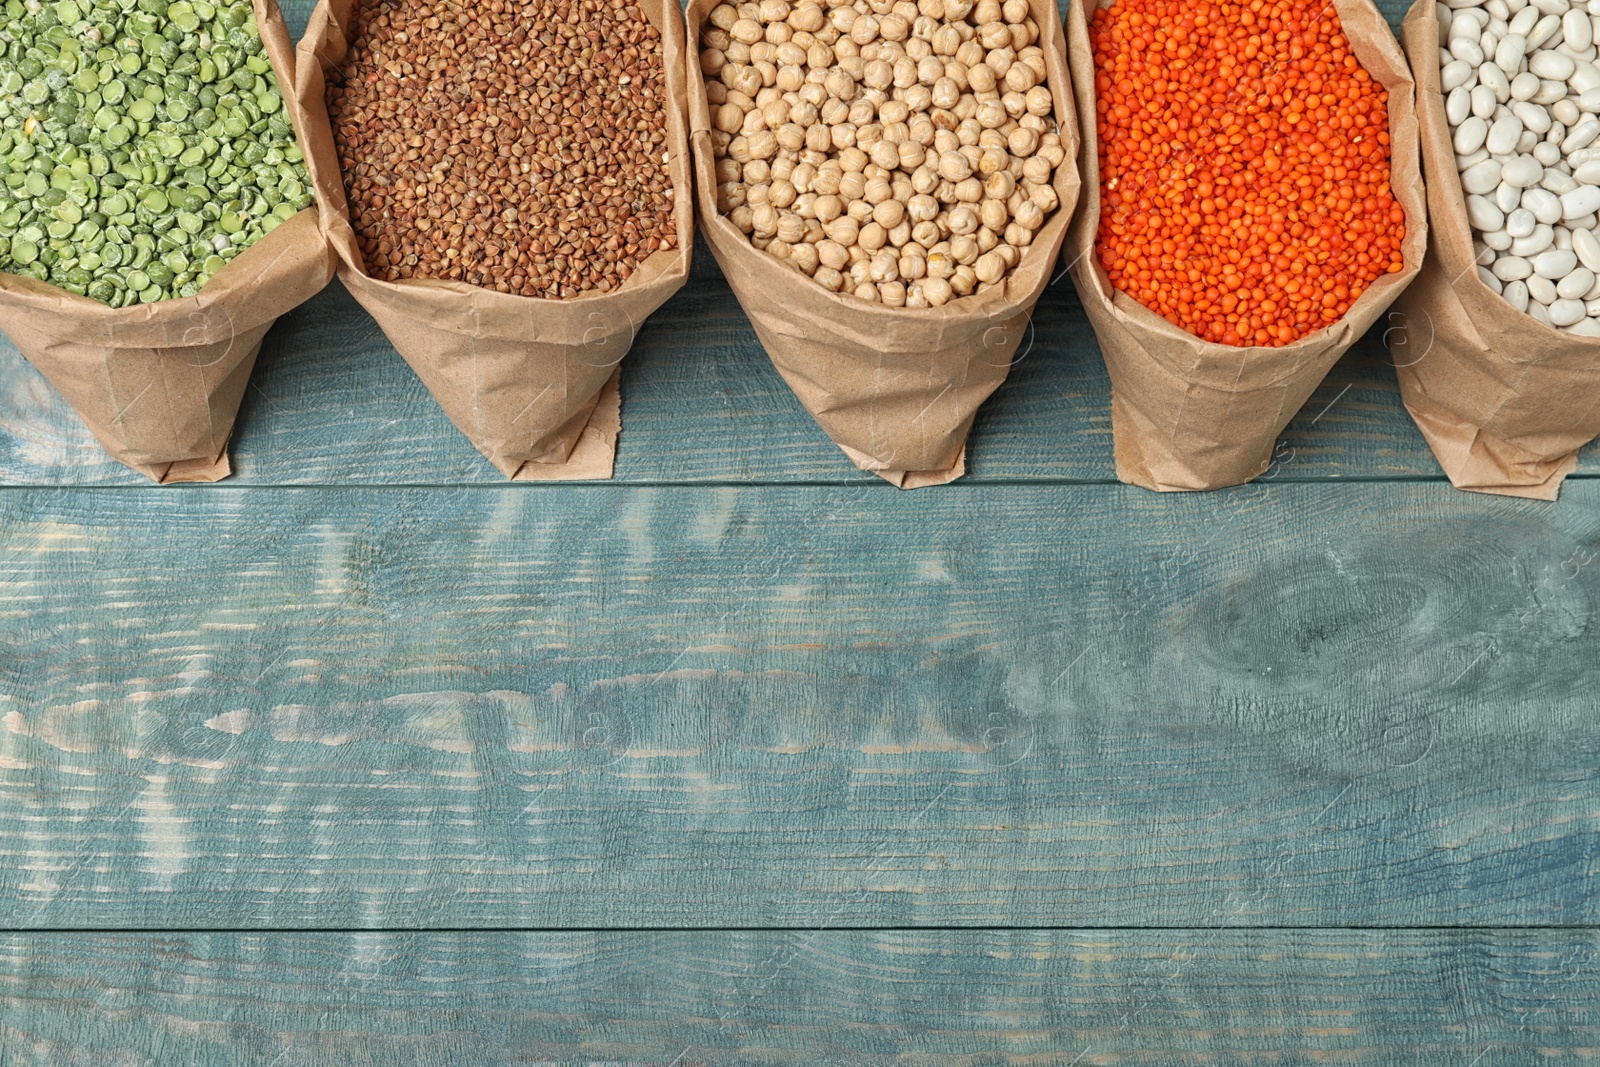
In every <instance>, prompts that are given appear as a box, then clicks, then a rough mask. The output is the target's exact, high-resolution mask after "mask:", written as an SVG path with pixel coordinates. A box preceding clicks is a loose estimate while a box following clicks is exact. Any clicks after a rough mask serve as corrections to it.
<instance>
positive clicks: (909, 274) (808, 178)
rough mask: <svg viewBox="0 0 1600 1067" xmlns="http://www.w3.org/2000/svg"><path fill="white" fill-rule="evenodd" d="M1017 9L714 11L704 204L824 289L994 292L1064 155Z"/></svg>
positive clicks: (898, 301) (1027, 25) (927, 3)
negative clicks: (713, 192) (711, 197)
mask: <svg viewBox="0 0 1600 1067" xmlns="http://www.w3.org/2000/svg"><path fill="white" fill-rule="evenodd" d="M1038 39H1039V26H1038V24H1037V23H1036V22H1035V21H1034V19H1033V18H1032V16H1031V14H1030V13H1029V9H1028V3H1027V0H1005V2H1004V3H1002V2H1000V0H980V2H978V3H976V4H974V3H972V2H971V0H920V2H918V3H912V2H911V0H898V2H895V0H823V2H819V0H799V2H797V3H794V4H791V3H789V2H788V0H760V2H759V3H743V4H739V5H737V6H735V5H732V4H722V5H720V6H718V7H717V8H715V9H713V10H712V12H711V14H710V16H709V18H708V20H707V24H706V27H705V29H704V31H703V33H702V38H701V48H702V51H701V53H700V68H701V71H702V73H703V74H704V75H705V78H706V93H707V98H708V101H709V103H710V106H711V116H712V125H713V132H712V142H713V147H714V149H715V153H716V171H717V182H718V185H717V207H718V210H719V211H720V212H721V213H722V214H724V215H726V216H727V217H728V218H729V220H730V221H731V222H732V223H733V224H734V225H735V226H737V227H738V228H739V229H740V230H741V231H742V232H743V233H745V234H747V235H749V237H750V241H751V243H752V244H753V245H754V246H755V247H756V248H759V249H762V250H764V251H765V252H766V253H767V254H768V255H771V256H773V257H774V258H776V259H778V260H780V261H782V262H784V263H786V264H788V265H790V266H792V267H794V268H795V269H796V270H799V271H800V272H802V273H804V274H805V275H807V276H808V277H810V278H811V279H813V280H814V281H816V282H817V283H818V284H820V285H821V286H822V287H823V288H825V289H828V290H831V291H833V292H839V293H849V294H852V295H854V296H856V297H858V298H859V299H862V300H867V301H872V302H876V303H882V304H884V305H887V306H889V307H908V308H926V307H938V306H940V305H943V304H946V303H948V302H949V301H951V300H953V299H955V298H957V297H961V296H967V295H969V294H972V293H975V292H981V291H982V290H984V289H985V288H987V287H990V286H993V285H996V284H999V283H1000V282H1002V281H1003V280H1004V279H1005V277H1006V275H1007V274H1009V273H1010V272H1011V271H1012V270H1013V269H1014V268H1015V267H1016V266H1017V264H1018V262H1019V261H1020V260H1021V258H1022V254H1023V250H1024V249H1026V248H1027V247H1028V245H1030V244H1031V243H1032V242H1033V239H1034V236H1035V234H1037V233H1038V232H1039V229H1040V227H1041V226H1043V225H1044V222H1045V220H1046V219H1047V218H1048V217H1049V216H1050V214H1051V213H1052V212H1054V211H1055V210H1056V209H1057V208H1058V207H1059V206H1060V205H1059V201H1058V198H1057V195H1056V191H1055V189H1054V188H1053V186H1052V184H1051V183H1052V179H1053V177H1054V174H1055V170H1056V168H1057V167H1059V166H1060V165H1061V164H1062V163H1063V162H1064V161H1065V159H1066V148H1065V146H1064V145H1063V144H1062V140H1061V136H1060V133H1059V130H1058V127H1057V124H1056V120H1055V117H1054V116H1055V103H1054V100H1053V98H1052V96H1051V93H1050V90H1049V88H1048V87H1047V86H1046V84H1045V74H1046V69H1045V58H1044V52H1043V51H1042V50H1041V49H1040V48H1039V47H1038V46H1037V41H1038Z"/></svg>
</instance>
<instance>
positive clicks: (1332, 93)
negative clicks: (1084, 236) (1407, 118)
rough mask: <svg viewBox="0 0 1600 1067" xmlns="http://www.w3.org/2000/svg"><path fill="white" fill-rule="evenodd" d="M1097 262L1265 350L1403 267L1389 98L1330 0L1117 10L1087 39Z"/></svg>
mask: <svg viewBox="0 0 1600 1067" xmlns="http://www.w3.org/2000/svg"><path fill="white" fill-rule="evenodd" d="M1091 36H1092V38H1093V45H1094V53H1095V94H1096V108H1097V111H1098V123H1097V128H1098V130H1099V140H1100V181H1101V215H1100V228H1099V233H1098V235H1097V238H1096V250H1097V253H1098V255H1099V257H1100V263H1101V265H1102V266H1103V267H1104V268H1105V270H1106V272H1107V274H1108V275H1109V276H1110V279H1111V283H1112V284H1113V285H1114V286H1116V287H1117V288H1118V289H1119V290H1121V291H1122V292H1124V293H1127V294H1128V295H1129V296H1131V297H1133V298H1134V299H1135V300H1138V301H1139V302H1140V303H1141V304H1143V305H1145V306H1146V307H1148V308H1150V309H1151V310H1152V311H1154V312H1156V313H1157V314H1159V315H1160V316H1162V317H1163V318H1165V319H1167V320H1168V321H1169V322H1172V323H1174V324H1176V325H1178V326H1180V327H1182V328H1183V329H1185V330H1188V331H1189V332H1191V333H1193V334H1195V335H1196V336H1198V337H1201V338H1204V339H1205V340H1208V341H1216V342H1220V343H1222V344H1228V345H1260V346H1266V347H1277V346H1280V345H1285V344H1289V343H1290V342H1292V341H1295V340H1297V339H1299V338H1301V337H1304V336H1305V335H1307V334H1309V333H1312V332H1314V331H1316V330H1320V329H1322V328H1323V327H1325V326H1327V325H1329V324H1330V323H1333V322H1335V321H1337V320H1338V319H1339V318H1341V317H1343V316H1344V314H1345V313H1346V312H1347V311H1349V309H1350V305H1351V304H1353V303H1354V302H1355V300H1356V298H1357V297H1359V296H1360V295H1361V293H1362V292H1363V291H1365V290H1366V288H1367V287H1368V286H1369V285H1371V284H1372V283H1373V282H1374V281H1375V280H1377V279H1378V278H1379V277H1380V276H1382V275H1383V274H1385V273H1395V272H1398V271H1400V270H1401V269H1402V267H1403V266H1404V260H1403V257H1402V254H1401V248H1400V246H1401V241H1402V239H1403V238H1404V237H1405V212H1404V211H1403V210H1402V209H1401V208H1400V206H1399V205H1398V204H1397V203H1396V202H1395V199H1394V196H1393V193H1392V191H1391V189H1390V185H1389V121H1388V111H1387V107H1386V105H1387V103H1388V98H1389V94H1388V93H1387V92H1386V91H1385V90H1384V89H1383V87H1382V85H1381V84H1379V83H1378V82H1376V81H1374V80H1373V79H1372V77H1371V75H1369V74H1368V73H1367V72H1366V71H1365V70H1363V69H1362V68H1361V65H1360V63H1359V62H1358V61H1357V59H1356V57H1355V55H1354V54H1353V53H1352V52H1351V50H1350V45H1349V41H1348V40H1347V39H1346V38H1345V36H1344V34H1343V33H1342V32H1341V29H1340V23H1339V16H1338V13H1337V12H1336V11H1335V10H1334V7H1333V5H1332V4H1331V3H1329V2H1328V0H1245V2H1242V3H1212V2H1207V0H1117V2H1116V3H1115V4H1114V5H1113V6H1111V7H1109V8H1104V7H1103V8H1101V9H1099V10H1098V11H1096V12H1095V15H1094V21H1093V27H1092V29H1091Z"/></svg>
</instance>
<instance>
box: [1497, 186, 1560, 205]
mask: <svg viewBox="0 0 1600 1067" xmlns="http://www.w3.org/2000/svg"><path fill="white" fill-rule="evenodd" d="M1520 203H1522V190H1521V189H1518V188H1517V187H1516V186H1514V185H1507V184H1506V183H1505V182H1501V183H1500V184H1499V185H1498V186H1497V187H1496V188H1495V191H1494V206H1495V207H1497V208H1499V209H1500V210H1501V211H1502V212H1509V211H1515V210H1516V208H1517V205H1518V204H1520ZM1556 210H1557V211H1559V210H1561V205H1560V204H1559V203H1558V204H1557V205H1556Z"/></svg>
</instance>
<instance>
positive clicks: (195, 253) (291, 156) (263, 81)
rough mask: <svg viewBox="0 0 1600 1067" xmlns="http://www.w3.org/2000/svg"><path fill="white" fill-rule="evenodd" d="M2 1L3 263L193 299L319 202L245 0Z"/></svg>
mask: <svg viewBox="0 0 1600 1067" xmlns="http://www.w3.org/2000/svg"><path fill="white" fill-rule="evenodd" d="M0 7H3V10H4V18H0V271H8V272H10V273H13V274H26V275H29V276H30V277H34V278H37V279H39V280H40V281H46V282H50V283H51V284H53V285H58V286H61V287H62V288H64V289H69V290H71V291H72V292H74V293H79V294H81V295H85V296H89V297H93V298H94V299H95V300H99V301H101V302H102V303H105V304H109V305H111V306H112V307H126V306H128V305H130V304H138V303H150V302H152V301H156V300H167V299H170V298H172V297H184V296H193V295H194V294H195V293H197V292H199V291H200V287H201V286H202V285H204V284H205V283H206V281H207V280H208V279H209V278H210V277H211V276H212V275H213V274H215V273H216V272H217V271H219V270H221V269H222V268H223V266H224V265H225V264H226V263H227V262H228V261H229V260H230V259H232V258H233V257H234V256H237V255H238V254H239V253H240V252H242V251H244V250H245V249H246V248H249V247H250V246H251V245H252V244H254V243H255V242H257V241H259V240H260V239H261V238H263V237H265V236H266V235H267V234H269V233H271V232H272V231H273V230H274V229H275V228H277V227H278V226H279V225H280V224H281V223H282V222H283V221H284V220H285V219H288V218H291V217H292V216H293V215H294V214H295V212H297V211H299V210H301V209H302V208H305V207H308V206H309V205H310V204H311V200H312V197H311V189H310V181H309V179H308V178H307V177H306V170H305V163H304V160H303V159H302V157H301V154H300V148H299V146H298V145H297V144H296V143H295V139H294V130H293V128H292V127H291V125H290V122H289V117H288V115H287V113H286V111H285V108H284V106H283V98H282V96H281V95H280V94H279V88H278V80H277V76H276V75H275V74H274V73H273V70H272V66H271V64H270V63H268V61H267V56H266V51H265V49H264V48H263V46H262V43H261V36H260V34H259V33H258V32H257V29H256V22H255V16H254V13H253V12H252V10H251V6H250V4H249V3H248V0H246V2H242V3H241V2H234V3H214V2H212V0H175V2H172V3H168V2H167V0H0Z"/></svg>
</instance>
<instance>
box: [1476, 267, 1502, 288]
mask: <svg viewBox="0 0 1600 1067" xmlns="http://www.w3.org/2000/svg"><path fill="white" fill-rule="evenodd" d="M1478 280H1479V281H1480V282H1482V283H1483V284H1484V285H1487V286H1488V287H1489V288H1491V289H1493V290H1494V291H1495V292H1497V293H1498V292H1501V291H1502V287H1501V285H1500V279H1499V278H1496V277H1495V276H1494V272H1493V271H1491V270H1490V269H1489V268H1488V267H1479V268H1478Z"/></svg>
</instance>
